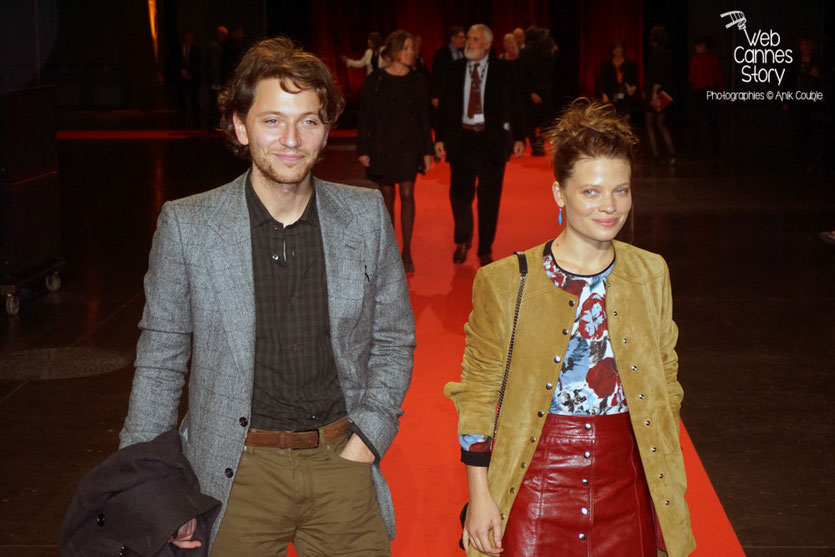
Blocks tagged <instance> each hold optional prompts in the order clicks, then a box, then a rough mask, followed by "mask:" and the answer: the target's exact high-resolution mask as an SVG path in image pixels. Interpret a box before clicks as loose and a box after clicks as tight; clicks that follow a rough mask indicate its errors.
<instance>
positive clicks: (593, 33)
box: [578, 0, 644, 95]
mask: <svg viewBox="0 0 835 557" xmlns="http://www.w3.org/2000/svg"><path fill="white" fill-rule="evenodd" d="M579 11H580V14H579V15H580V18H579V19H580V30H579V31H580V32H579V34H578V41H579V54H580V87H579V89H580V91H581V92H582V93H583V94H586V95H594V94H595V93H596V92H597V74H598V73H599V72H600V66H601V64H602V63H603V62H604V61H606V60H608V59H609V58H610V49H611V46H612V43H613V42H615V41H616V40H621V41H623V42H624V43H625V45H626V48H625V51H626V52H625V55H626V57H627V58H629V59H630V60H632V61H633V62H635V63H636V64H637V65H638V79H639V80H640V83H642V84H643V82H644V63H643V59H644V56H643V44H644V43H643V10H642V0H618V1H615V2H612V1H611V0H585V1H584V2H580V4H579Z"/></svg>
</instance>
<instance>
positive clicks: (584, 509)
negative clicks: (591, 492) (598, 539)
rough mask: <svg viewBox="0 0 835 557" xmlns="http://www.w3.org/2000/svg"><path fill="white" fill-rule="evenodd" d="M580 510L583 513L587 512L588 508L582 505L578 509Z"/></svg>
mask: <svg viewBox="0 0 835 557" xmlns="http://www.w3.org/2000/svg"><path fill="white" fill-rule="evenodd" d="M580 512H581V513H583V514H589V510H588V509H587V508H586V507H582V508H581V509H580Z"/></svg>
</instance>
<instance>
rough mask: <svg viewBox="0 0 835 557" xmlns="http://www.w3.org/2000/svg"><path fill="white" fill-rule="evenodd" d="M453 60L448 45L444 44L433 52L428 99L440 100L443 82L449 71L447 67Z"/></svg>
mask: <svg viewBox="0 0 835 557" xmlns="http://www.w3.org/2000/svg"><path fill="white" fill-rule="evenodd" d="M454 61H455V60H453V59H452V51H450V49H449V44H445V45H444V46H442V47H441V48H439V49H438V50H436V51H435V55H434V56H433V57H432V83H431V84H430V87H429V98H431V99H440V98H441V93H442V92H443V90H444V80H445V79H446V74H447V72H448V71H449V67H450V66H451V65H452V63H453V62H454Z"/></svg>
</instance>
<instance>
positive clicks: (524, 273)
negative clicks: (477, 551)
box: [458, 251, 528, 551]
mask: <svg viewBox="0 0 835 557" xmlns="http://www.w3.org/2000/svg"><path fill="white" fill-rule="evenodd" d="M514 255H516V257H517V259H519V275H520V278H519V293H518V294H517V295H516V309H515V310H514V311H513V328H512V329H511V330H510V345H509V346H508V348H507V361H506V362H505V366H504V376H503V377H502V386H501V389H499V402H498V404H496V417H495V418H494V419H493V437H492V439H491V440H490V450H491V451H492V450H493V446H494V445H495V444H496V433H497V432H498V429H499V413H500V412H501V411H502V402H504V391H505V389H506V388H507V374H508V373H509V372H510V359H511V358H512V357H513V343H514V341H515V340H516V323H517V322H518V321H519V307H520V306H521V305H522V292H524V290H525V279H526V278H527V277H528V259H527V257H525V254H524V253H522V252H521V251H517V252H515V254H514ZM469 504H470V503H469V502H467V503H464V508H462V509H461V515H460V518H461V528H464V521H465V520H466V518H467V507H468V506H469ZM458 547H460V548H461V549H463V550H465V551H466V549H467V548H466V547H464V537H463V535H462V537H461V539H459V540H458Z"/></svg>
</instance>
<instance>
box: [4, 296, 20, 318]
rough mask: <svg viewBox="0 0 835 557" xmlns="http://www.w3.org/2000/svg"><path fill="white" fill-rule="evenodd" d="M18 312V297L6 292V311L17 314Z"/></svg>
mask: <svg viewBox="0 0 835 557" xmlns="http://www.w3.org/2000/svg"><path fill="white" fill-rule="evenodd" d="M19 312H20V298H18V297H17V296H15V295H14V294H6V313H8V314H9V315H17V314H18V313H19Z"/></svg>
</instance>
